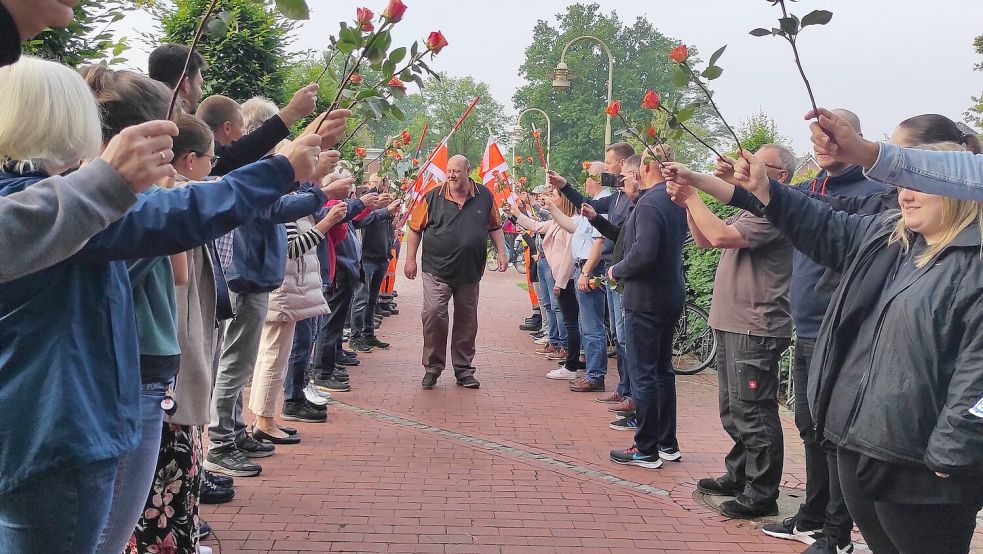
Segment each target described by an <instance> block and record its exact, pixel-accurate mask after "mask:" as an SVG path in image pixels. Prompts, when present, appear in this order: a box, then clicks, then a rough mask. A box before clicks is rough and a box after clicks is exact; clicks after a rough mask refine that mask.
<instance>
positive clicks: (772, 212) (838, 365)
mask: <svg viewBox="0 0 983 554" xmlns="http://www.w3.org/2000/svg"><path fill="white" fill-rule="evenodd" d="M897 215H898V212H897V211H891V212H886V213H884V214H881V215H866V216H860V215H849V214H846V213H844V212H839V211H836V210H833V209H832V208H831V207H830V206H829V205H828V204H825V203H823V202H819V201H816V200H813V199H810V198H808V197H806V196H805V195H803V194H801V193H800V192H798V191H795V190H791V189H789V188H788V187H786V186H784V185H782V184H780V183H777V182H774V181H773V182H772V186H771V203H770V204H769V205H768V207H767V208H766V209H765V216H766V217H767V218H768V220H769V221H771V222H772V223H773V224H774V225H775V226H776V227H778V228H779V229H781V230H782V232H783V233H785V234H786V236H788V237H789V239H791V240H792V242H793V244H795V247H796V248H798V249H799V250H800V251H801V252H803V253H805V254H806V255H808V256H809V257H810V258H812V259H813V260H815V261H817V262H819V263H822V264H823V265H826V266H828V267H831V268H834V269H836V270H838V271H840V272H842V274H843V277H842V279H841V280H840V283H839V286H838V287H837V289H836V291H835V292H834V294H833V297H832V300H831V303H830V306H829V310H828V311H827V313H826V317H825V318H824V319H823V323H822V326H821V328H820V332H819V338H818V341H817V343H816V350H815V353H814V355H813V358H812V366H811V367H810V376H809V387H808V394H809V400H810V405H811V406H812V410H813V415H814V418H815V422H816V428H817V430H819V431H821V432H824V433H825V435H826V436H827V438H829V439H830V440H832V441H833V442H834V443H836V444H838V445H840V446H842V447H844V448H847V449H850V450H853V451H856V452H859V453H860V454H863V455H866V456H869V457H871V458H874V459H877V460H883V461H887V462H892V463H900V464H909V465H916V466H927V467H928V468H929V469H931V470H933V471H939V472H944V473H952V474H970V475H973V474H979V473H981V472H983V417H979V416H978V415H974V413H973V412H971V410H974V411H976V412H978V411H979V410H980V404H979V403H980V402H981V397H983V371H981V369H980V368H981V367H983V333H981V332H980V329H979V325H980V323H981V322H983V260H981V259H980V249H981V244H983V236H981V234H980V228H979V225H978V224H977V223H973V224H972V225H970V226H969V227H967V228H966V229H965V230H963V231H962V232H961V233H960V234H959V235H958V236H957V237H956V239H955V240H954V241H953V242H952V244H950V245H949V246H948V247H946V248H945V250H943V252H942V253H941V254H939V256H938V257H937V258H936V260H935V261H934V262H933V263H931V264H929V265H928V266H926V267H924V268H921V269H916V270H914V271H912V272H911V273H910V274H908V275H906V276H905V277H903V278H902V279H903V280H902V282H901V283H900V286H899V287H898V288H897V289H896V290H895V291H894V293H893V294H892V295H891V296H890V297H888V298H884V299H882V298H881V296H882V291H883V290H884V287H885V285H886V283H888V282H889V280H890V279H891V278H892V275H893V272H894V271H896V269H897V267H898V265H897V264H898V261H899V258H900V257H901V256H902V252H901V247H900V244H897V243H896V244H893V245H888V242H887V240H888V237H889V236H890V234H891V231H892V229H893V226H894V221H896V219H895V218H896V217H897ZM867 318H877V319H876V321H877V324H876V331H875V334H874V336H875V340H874V343H873V344H869V345H868V344H855V339H856V336H857V330H858V329H859V328H860V325H861V323H862V322H863V321H864V320H865V319H867ZM855 348H861V349H866V350H867V351H869V360H870V366H869V367H864V368H847V367H844V363H843V362H844V360H845V359H846V358H847V355H848V354H849V353H850V352H851V349H855ZM865 356H866V355H865ZM865 365H866V364H865ZM851 371H862V372H863V375H862V377H861V378H860V380H859V387H858V388H857V389H856V392H855V394H851V395H850V396H851V397H850V398H847V399H846V402H844V401H843V400H844V399H843V398H836V399H834V398H833V390H834V388H835V386H836V383H837V381H838V379H840V378H841V376H842V375H845V374H846V373H847V372H851ZM841 392H842V391H841ZM852 392H853V391H851V393H852ZM974 406H975V409H974ZM844 407H846V408H844Z"/></svg>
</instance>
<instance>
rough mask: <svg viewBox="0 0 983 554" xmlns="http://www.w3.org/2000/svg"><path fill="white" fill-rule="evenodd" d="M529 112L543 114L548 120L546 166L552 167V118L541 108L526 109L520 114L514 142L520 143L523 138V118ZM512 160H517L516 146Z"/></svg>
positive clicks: (516, 121) (516, 122)
mask: <svg viewBox="0 0 983 554" xmlns="http://www.w3.org/2000/svg"><path fill="white" fill-rule="evenodd" d="M529 112H536V113H539V114H542V115H543V117H544V118H546V165H547V166H549V165H550V152H551V151H552V150H553V146H552V143H553V122H552V121H550V116H549V114H547V113H546V112H544V111H543V110H541V109H539V108H526V109H525V110H522V111H521V112H520V113H519V117H517V118H516V119H515V130H514V131H513V132H512V138H513V139H514V140H513V141H512V142H513V143H515V142H518V141H519V140H521V138H522V116H524V115H526V114H527V113H529ZM512 154H513V155H512V158H513V159H514V158H515V146H513V147H512Z"/></svg>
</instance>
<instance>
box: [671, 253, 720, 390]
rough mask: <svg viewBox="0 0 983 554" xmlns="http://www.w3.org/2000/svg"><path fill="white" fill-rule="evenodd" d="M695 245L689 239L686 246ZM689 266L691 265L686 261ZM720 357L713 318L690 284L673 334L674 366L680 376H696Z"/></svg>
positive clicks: (687, 286)
mask: <svg viewBox="0 0 983 554" xmlns="http://www.w3.org/2000/svg"><path fill="white" fill-rule="evenodd" d="M692 242H693V238H692V237H687V239H686V242H685V244H690V243H692ZM683 265H684V271H685V266H686V265H687V264H686V263H685V262H684V264H683ZM716 355H717V336H716V334H714V332H713V329H711V328H710V315H709V314H708V313H707V312H706V310H704V309H703V308H701V307H699V306H698V305H697V304H696V291H695V290H693V288H692V287H690V286H689V284H687V285H686V304H685V305H684V306H683V313H682V315H681V316H680V317H679V321H677V322H676V327H675V329H674V330H673V335H672V367H673V369H675V370H676V374H677V375H695V374H697V373H699V372H701V371H703V370H704V369H706V368H708V367H710V366H711V365H712V364H713V362H714V359H715V357H716Z"/></svg>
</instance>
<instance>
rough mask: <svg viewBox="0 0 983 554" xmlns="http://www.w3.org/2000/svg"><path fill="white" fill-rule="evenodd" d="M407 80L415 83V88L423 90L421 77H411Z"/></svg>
mask: <svg viewBox="0 0 983 554" xmlns="http://www.w3.org/2000/svg"><path fill="white" fill-rule="evenodd" d="M409 80H411V81H413V82H414V83H416V86H418V87H420V88H421V89H422V88H423V77H420V76H419V75H413V76H412V77H410V79H409Z"/></svg>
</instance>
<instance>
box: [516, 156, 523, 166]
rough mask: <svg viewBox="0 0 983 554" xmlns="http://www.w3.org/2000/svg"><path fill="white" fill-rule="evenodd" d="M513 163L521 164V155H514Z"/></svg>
mask: <svg viewBox="0 0 983 554" xmlns="http://www.w3.org/2000/svg"><path fill="white" fill-rule="evenodd" d="M515 165H522V156H516V157H515Z"/></svg>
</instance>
